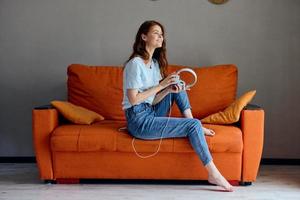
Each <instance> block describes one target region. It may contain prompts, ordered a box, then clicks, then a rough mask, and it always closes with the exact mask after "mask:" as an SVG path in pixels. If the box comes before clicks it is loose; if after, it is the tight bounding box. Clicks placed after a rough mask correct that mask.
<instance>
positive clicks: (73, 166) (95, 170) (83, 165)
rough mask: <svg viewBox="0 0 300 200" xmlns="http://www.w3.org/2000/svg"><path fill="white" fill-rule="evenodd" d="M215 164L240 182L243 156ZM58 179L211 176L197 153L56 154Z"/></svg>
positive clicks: (222, 156)
mask: <svg viewBox="0 0 300 200" xmlns="http://www.w3.org/2000/svg"><path fill="white" fill-rule="evenodd" d="M212 156H213V159H214V162H215V164H216V166H217V167H218V169H219V170H220V172H221V173H222V174H223V175H224V176H225V178H227V179H229V180H240V177H241V165H242V163H241V159H242V156H241V154H239V153H213V154H212ZM53 161H54V162H53V169H54V171H55V177H59V178H101V179H103V178H104V179H167V180H170V179H174V180H207V172H206V170H205V168H204V166H203V165H201V162H200V160H199V158H198V156H197V155H196V154H195V153H158V154H157V155H156V156H154V157H151V158H148V159H141V158H139V157H137V156H136V155H135V154H134V153H127V152H100V151H93V152H70V151H68V152H55V153H54V154H53Z"/></svg>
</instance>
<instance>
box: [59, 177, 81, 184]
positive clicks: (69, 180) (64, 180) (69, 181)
mask: <svg viewBox="0 0 300 200" xmlns="http://www.w3.org/2000/svg"><path fill="white" fill-rule="evenodd" d="M56 183H57V184H78V183H80V179H78V178H59V179H56Z"/></svg>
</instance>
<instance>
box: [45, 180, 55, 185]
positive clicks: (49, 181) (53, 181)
mask: <svg viewBox="0 0 300 200" xmlns="http://www.w3.org/2000/svg"><path fill="white" fill-rule="evenodd" d="M44 183H45V184H56V181H55V180H44Z"/></svg>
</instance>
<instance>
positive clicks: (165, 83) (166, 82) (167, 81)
mask: <svg viewBox="0 0 300 200" xmlns="http://www.w3.org/2000/svg"><path fill="white" fill-rule="evenodd" d="M177 76H178V75H177V74H176V72H173V73H171V74H169V75H168V76H167V77H166V78H165V79H164V80H162V81H161V82H160V83H159V85H161V86H162V87H163V88H166V87H168V86H169V85H172V84H175V83H177Z"/></svg>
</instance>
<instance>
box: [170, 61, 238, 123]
mask: <svg viewBox="0 0 300 200" xmlns="http://www.w3.org/2000/svg"><path fill="white" fill-rule="evenodd" d="M182 67H188V66H176V65H170V66H169V69H168V72H169V73H171V72H173V71H175V70H178V69H180V68H182ZM192 69H193V70H194V71H195V73H196V74H197V77H198V81H197V83H196V84H195V85H194V86H193V87H192V88H191V90H188V91H187V93H188V96H189V100H190V104H191V107H192V111H193V116H194V117H195V118H197V119H202V118H204V117H206V116H208V115H210V114H212V113H216V112H218V111H221V110H224V109H225V108H226V107H227V106H229V105H230V104H231V103H232V102H233V101H234V100H235V97H236V90H237V73H238V72H237V67H236V66H235V65H231V64H228V65H216V66H211V67H193V68H192ZM180 77H182V79H183V80H185V81H186V82H187V83H188V82H190V80H192V78H193V77H192V76H191V75H190V74H189V73H181V74H180ZM172 116H175V117H180V116H181V113H180V111H179V109H178V107H177V105H176V104H173V108H172Z"/></svg>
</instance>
